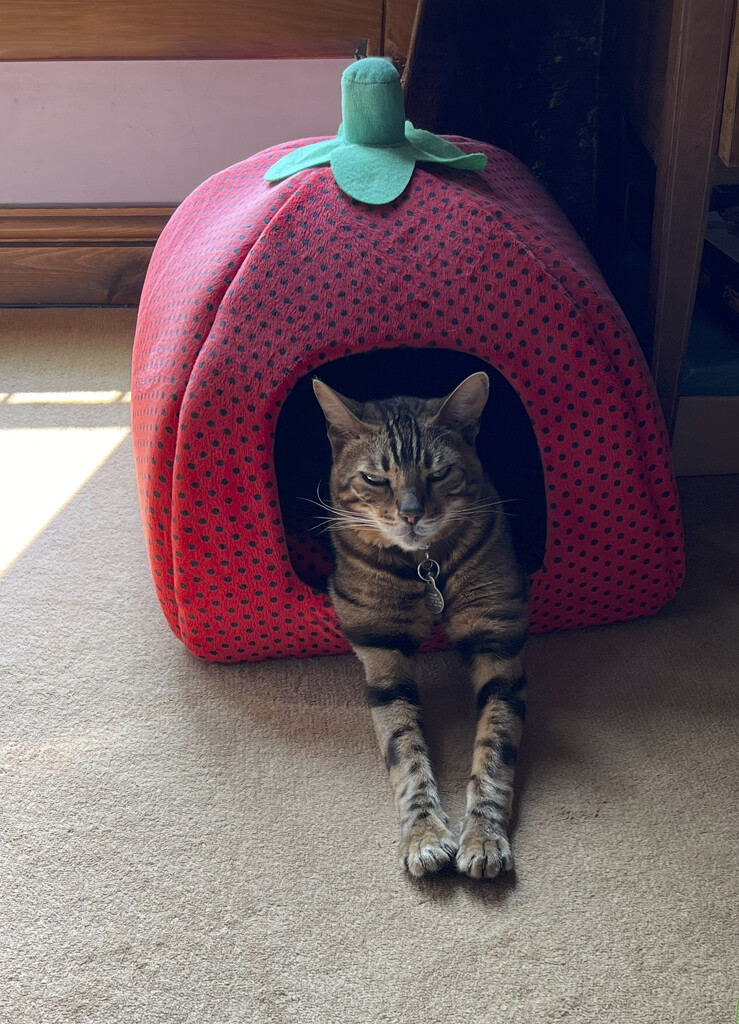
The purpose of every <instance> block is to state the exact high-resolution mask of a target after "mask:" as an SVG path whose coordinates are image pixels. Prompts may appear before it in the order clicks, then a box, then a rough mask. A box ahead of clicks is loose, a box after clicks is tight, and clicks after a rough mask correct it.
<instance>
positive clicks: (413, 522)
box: [313, 372, 490, 551]
mask: <svg viewBox="0 0 739 1024" xmlns="http://www.w3.org/2000/svg"><path fill="white" fill-rule="evenodd" d="M489 386H490V385H489V381H488V377H487V374H485V373H482V372H479V373H473V374H472V376H470V377H467V378H466V380H463V381H462V383H461V384H460V385H459V386H458V387H456V388H455V389H454V391H452V392H451V394H449V395H447V396H446V397H444V398H429V399H423V398H406V397H400V398H389V399H385V400H382V401H377V402H365V403H362V402H355V401H353V400H352V399H349V398H344V397H343V395H340V394H338V393H337V392H336V391H334V390H333V389H332V388H330V387H328V386H327V385H326V384H324V383H323V382H322V381H319V380H314V381H313V390H314V392H315V395H316V398H317V399H318V401H319V403H320V405H321V408H322V409H323V412H324V415H325V416H326V421H327V424H328V436H329V439H330V441H331V447H332V449H333V468H332V472H331V498H332V505H333V508H334V512H335V520H334V526H335V527H339V528H347V529H352V530H354V531H355V532H356V533H358V534H359V535H360V536H361V537H362V538H363V539H364V540H365V541H367V542H369V543H370V544H374V545H376V546H378V547H391V546H396V547H399V548H401V549H402V550H404V551H419V550H421V549H423V548H424V547H426V546H428V545H431V544H433V543H434V541H435V540H439V539H441V538H443V537H449V536H450V535H451V534H452V533H453V532H454V531H455V530H457V529H460V528H462V526H463V524H464V523H465V521H467V517H468V516H469V515H470V514H471V511H472V510H473V509H474V503H475V502H479V501H480V499H481V496H482V495H483V489H484V487H485V477H484V473H483V470H482V467H481V465H480V462H479V459H478V458H477V454H476V452H475V447H474V442H475V437H476V436H477V432H478V429H479V421H480V415H481V413H482V410H483V408H484V407H485V403H486V402H487V398H488V392H489Z"/></svg>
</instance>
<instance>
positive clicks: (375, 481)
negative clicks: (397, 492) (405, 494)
mask: <svg viewBox="0 0 739 1024" xmlns="http://www.w3.org/2000/svg"><path fill="white" fill-rule="evenodd" d="M362 479H363V480H364V481H365V482H366V483H368V484H372V485H373V487H382V486H383V485H384V484H386V483H387V477H384V476H376V475H375V474H374V473H362Z"/></svg>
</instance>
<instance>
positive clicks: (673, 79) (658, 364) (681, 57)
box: [650, 0, 734, 434]
mask: <svg viewBox="0 0 739 1024" xmlns="http://www.w3.org/2000/svg"><path fill="white" fill-rule="evenodd" d="M733 13H734V0H675V3H674V9H673V16H672V28H671V32H670V54H669V61H668V69H667V83H666V88H665V104H664V110H663V114H662V130H661V136H660V145H659V154H658V158H657V188H656V196H655V211H654V221H653V230H652V265H651V274H650V278H651V281H650V290H651V296H650V307H651V313H652V322H653V324H654V347H653V350H652V373H653V374H654V379H655V382H656V385H657V392H658V394H659V397H660V401H661V403H662V409H663V411H664V414H665V419H666V421H667V427H668V430H669V431H670V434H672V431H673V430H674V426H675V417H676V415H677V405H678V398H679V393H680V377H681V374H682V368H683V363H684V361H685V352H686V349H687V347H688V337H689V335H690V324H691V321H692V318H693V307H694V304H695V293H696V288H697V285H698V270H699V266H700V259H701V253H702V251H703V236H704V234H705V229H706V218H707V215H708V202H709V199H710V194H711V184H712V170H713V164H714V159H715V156H716V152H717V148H718V136H719V125H720V120H721V111H722V104H723V98H724V90H725V85H726V67H727V61H728V50H729V36H730V33H731V25H732V17H733Z"/></svg>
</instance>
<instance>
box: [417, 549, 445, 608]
mask: <svg viewBox="0 0 739 1024" xmlns="http://www.w3.org/2000/svg"><path fill="white" fill-rule="evenodd" d="M439 571H440V569H439V563H438V562H435V561H434V560H433V558H429V557H428V552H427V554H426V558H424V560H423V561H422V562H421V564H420V565H419V566H418V575H419V576H420V577H421V579H422V580H423V582H424V583H425V584H426V593H425V595H424V596H425V600H426V607H427V608H428V609H429V611H432V612H433V613H434V615H441V613H442V612H443V611H444V595H443V594H442V592H441V591H440V590H439V588H438V587H437V586H436V580H437V577H438V575H439Z"/></svg>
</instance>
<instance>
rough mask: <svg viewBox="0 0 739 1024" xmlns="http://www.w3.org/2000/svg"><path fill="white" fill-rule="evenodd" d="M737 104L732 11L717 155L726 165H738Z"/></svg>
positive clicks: (738, 20)
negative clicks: (731, 26) (727, 65)
mask: <svg viewBox="0 0 739 1024" xmlns="http://www.w3.org/2000/svg"><path fill="white" fill-rule="evenodd" d="M738 104H739V17H737V14H736V12H735V13H734V28H733V30H732V33H731V47H730V49H729V68H728V71H727V72H726V92H725V94H724V111H723V116H722V118H721V136H720V138H719V144H718V155H719V156H720V157H721V159H722V160H723V162H724V163H725V164H726V166H727V167H736V166H737V165H739V122H738V121H737V113H738V111H737V105H738Z"/></svg>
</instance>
